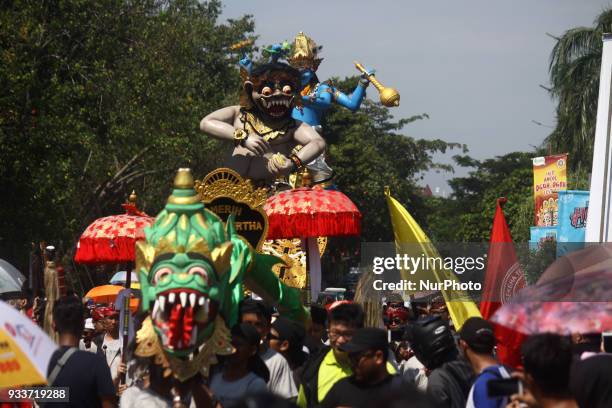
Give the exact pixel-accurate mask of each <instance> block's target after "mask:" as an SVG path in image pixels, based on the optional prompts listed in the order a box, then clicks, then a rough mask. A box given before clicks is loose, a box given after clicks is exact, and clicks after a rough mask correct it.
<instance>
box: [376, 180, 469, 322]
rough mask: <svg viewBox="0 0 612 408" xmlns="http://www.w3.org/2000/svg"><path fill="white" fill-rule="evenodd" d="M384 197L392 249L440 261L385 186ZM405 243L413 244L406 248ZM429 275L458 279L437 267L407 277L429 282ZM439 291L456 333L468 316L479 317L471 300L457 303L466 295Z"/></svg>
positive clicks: (442, 279)
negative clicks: (408, 251) (390, 230)
mask: <svg viewBox="0 0 612 408" xmlns="http://www.w3.org/2000/svg"><path fill="white" fill-rule="evenodd" d="M385 196H386V197H387V205H388V206H389V214H390V215H391V224H392V225H393V234H394V236H395V246H396V250H397V251H398V253H399V252H405V251H406V248H411V249H410V251H411V252H412V251H415V252H416V253H415V254H409V255H410V256H416V257H419V256H425V258H439V257H440V255H439V254H438V251H437V250H436V248H435V247H434V246H433V244H432V243H431V241H430V240H429V238H428V237H427V235H425V232H423V230H422V229H421V227H420V226H419V224H417V222H416V221H415V220H414V218H412V216H411V215H410V213H409V212H408V211H407V210H406V209H405V208H404V206H402V205H401V204H400V203H399V201H397V200H396V199H394V198H393V197H391V193H390V191H389V188H388V187H385ZM406 244H412V245H408V246H407V245H406ZM412 248H414V249H412ZM401 272H404V271H401ZM425 274H427V275H425ZM432 274H433V276H434V278H435V280H436V281H437V282H439V283H442V282H443V281H445V280H449V279H452V280H457V277H456V276H454V275H453V273H452V272H451V271H448V270H437V269H436V268H430V269H427V270H420V271H417V273H416V274H414V275H410V277H411V279H412V280H413V281H414V280H415V279H431V277H432V276H431V275H432ZM402 278H404V279H405V278H406V277H405V276H402ZM441 292H442V296H443V297H444V301H445V302H446V307H447V308H448V312H449V315H450V317H451V320H452V321H453V325H454V326H455V329H456V330H459V329H461V326H462V325H463V323H464V322H465V321H466V320H467V319H469V318H470V317H474V316H477V317H480V312H479V311H478V307H477V306H476V304H475V303H474V302H473V301H472V300H457V299H469V296H468V295H467V294H465V293H462V292H460V291H456V290H441Z"/></svg>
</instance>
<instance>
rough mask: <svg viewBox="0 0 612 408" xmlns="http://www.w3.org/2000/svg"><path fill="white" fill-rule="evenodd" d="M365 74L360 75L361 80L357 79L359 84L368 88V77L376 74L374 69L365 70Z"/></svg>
mask: <svg viewBox="0 0 612 408" xmlns="http://www.w3.org/2000/svg"><path fill="white" fill-rule="evenodd" d="M366 71H367V72H366V73H364V74H361V78H360V79H359V82H360V83H361V84H363V85H365V86H368V85H369V84H370V78H369V76H370V75H374V74H375V73H376V70H375V69H368V68H366Z"/></svg>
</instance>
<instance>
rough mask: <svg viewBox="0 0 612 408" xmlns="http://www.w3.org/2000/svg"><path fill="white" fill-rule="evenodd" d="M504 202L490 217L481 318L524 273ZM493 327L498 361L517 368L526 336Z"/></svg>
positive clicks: (522, 281) (519, 284)
mask: <svg viewBox="0 0 612 408" xmlns="http://www.w3.org/2000/svg"><path fill="white" fill-rule="evenodd" d="M506 201H507V200H506V199H505V198H500V199H498V200H497V209H496V210H495V217H494V218H493V229H492V231H491V239H490V242H489V243H490V246H489V253H488V256H487V269H486V272H485V281H484V289H483V291H482V300H481V302H480V313H482V316H483V317H484V318H485V319H490V318H491V316H493V313H495V311H496V310H497V309H499V307H500V306H501V305H502V304H503V303H505V302H506V301H508V300H509V299H510V298H511V297H512V296H514V295H515V294H516V293H517V292H518V291H519V290H521V289H522V288H524V287H525V286H526V282H525V275H523V271H522V270H521V267H520V265H519V263H518V259H517V257H516V252H515V250H514V245H513V243H512V234H511V233H510V228H509V227H508V223H507V222H506V217H504V211H503V209H502V204H504V203H505V202H506ZM494 326H495V338H496V339H497V358H498V360H499V361H500V362H501V363H502V364H505V365H508V366H511V367H517V366H518V365H520V364H521V360H520V357H521V352H520V348H521V344H522V343H523V341H524V340H525V338H526V336H525V335H524V334H522V333H518V332H516V331H514V330H512V329H509V328H506V327H503V326H499V325H494Z"/></svg>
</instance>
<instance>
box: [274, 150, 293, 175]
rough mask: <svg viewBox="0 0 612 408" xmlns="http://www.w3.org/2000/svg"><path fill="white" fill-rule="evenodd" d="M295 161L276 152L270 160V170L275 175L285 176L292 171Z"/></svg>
mask: <svg viewBox="0 0 612 408" xmlns="http://www.w3.org/2000/svg"><path fill="white" fill-rule="evenodd" d="M292 168H293V162H292V161H291V160H290V159H288V158H287V157H286V156H285V155H283V154H282V153H276V154H275V155H274V156H272V157H271V158H270V159H269V160H268V171H269V172H270V174H272V175H274V176H277V177H278V176H284V175H287V174H289V173H290V172H291V169H292Z"/></svg>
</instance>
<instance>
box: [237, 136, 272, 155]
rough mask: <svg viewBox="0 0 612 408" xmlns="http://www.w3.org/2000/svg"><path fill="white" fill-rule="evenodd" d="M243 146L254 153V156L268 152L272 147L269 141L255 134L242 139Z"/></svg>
mask: <svg viewBox="0 0 612 408" xmlns="http://www.w3.org/2000/svg"><path fill="white" fill-rule="evenodd" d="M243 146H244V147H245V148H246V149H247V150H249V151H250V152H252V153H254V154H255V155H256V156H263V155H264V154H266V153H268V152H269V151H270V150H272V148H271V147H270V143H268V142H267V141H265V140H264V139H262V138H261V137H256V136H248V137H247V138H246V139H245V140H244V144H243Z"/></svg>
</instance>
